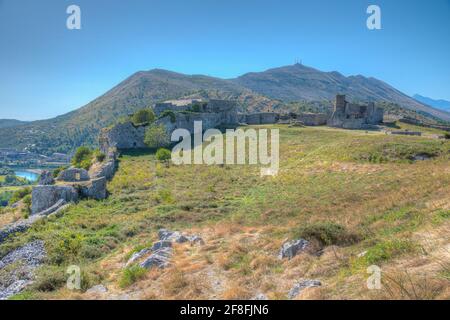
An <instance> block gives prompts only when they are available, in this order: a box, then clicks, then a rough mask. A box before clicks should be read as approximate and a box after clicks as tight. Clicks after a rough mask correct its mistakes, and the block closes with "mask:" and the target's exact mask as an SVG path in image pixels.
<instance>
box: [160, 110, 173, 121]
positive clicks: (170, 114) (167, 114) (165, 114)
mask: <svg viewBox="0 0 450 320" xmlns="http://www.w3.org/2000/svg"><path fill="white" fill-rule="evenodd" d="M165 117H170V122H172V123H174V122H175V121H176V120H177V116H176V115H175V112H173V111H172V110H165V111H163V112H162V113H161V116H160V117H159V118H160V119H162V118H165Z"/></svg>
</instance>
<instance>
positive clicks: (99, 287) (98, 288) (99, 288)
mask: <svg viewBox="0 0 450 320" xmlns="http://www.w3.org/2000/svg"><path fill="white" fill-rule="evenodd" d="M107 292H108V288H106V287H105V286H104V285H102V284H98V285H96V286H93V287H92V288H90V289H88V290H86V293H87V294H102V293H107Z"/></svg>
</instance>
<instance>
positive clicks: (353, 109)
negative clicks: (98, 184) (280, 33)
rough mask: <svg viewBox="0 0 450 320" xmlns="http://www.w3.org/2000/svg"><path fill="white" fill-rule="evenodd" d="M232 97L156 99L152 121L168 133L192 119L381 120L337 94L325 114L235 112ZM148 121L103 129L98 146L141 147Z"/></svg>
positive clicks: (217, 123) (348, 125)
mask: <svg viewBox="0 0 450 320" xmlns="http://www.w3.org/2000/svg"><path fill="white" fill-rule="evenodd" d="M237 110H238V107H237V103H236V102H235V101H230V100H217V99H211V100H204V99H178V100H168V101H165V102H161V103H156V104H155V106H154V107H153V111H154V112H155V114H156V116H157V117H158V119H157V120H156V121H155V122H154V125H163V126H164V127H165V129H166V131H167V134H168V135H169V136H170V135H171V133H172V132H173V131H174V130H176V129H180V128H182V129H187V130H188V131H189V132H190V133H191V134H192V133H194V122H195V121H202V127H203V130H208V129H211V128H221V127H237V126H239V125H244V124H248V125H264V124H275V123H291V124H292V123H294V124H301V125H305V126H321V125H326V124H328V125H329V126H331V127H338V128H344V129H368V128H370V127H371V126H373V125H377V124H379V123H381V122H382V121H383V109H382V108H378V107H376V106H375V104H374V103H369V104H368V105H358V104H354V103H349V102H347V101H346V100H345V96H344V95H337V96H336V102H335V106H334V110H333V112H332V114H331V116H329V115H328V114H325V113H298V114H295V113H289V114H280V113H276V112H258V113H249V114H242V113H238V112H237ZM147 127H148V125H141V126H135V125H134V124H133V123H132V122H131V120H130V121H127V122H125V123H119V124H116V125H115V126H113V127H111V128H107V129H103V130H102V132H101V134H100V138H99V142H100V149H101V150H102V151H103V152H105V153H106V152H107V151H108V150H110V149H111V148H116V149H142V148H146V145H145V143H144V137H145V132H146V130H147Z"/></svg>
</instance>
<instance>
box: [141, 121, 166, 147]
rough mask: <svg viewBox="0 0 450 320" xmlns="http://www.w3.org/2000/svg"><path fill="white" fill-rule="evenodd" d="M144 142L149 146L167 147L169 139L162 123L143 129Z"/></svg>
mask: <svg viewBox="0 0 450 320" xmlns="http://www.w3.org/2000/svg"><path fill="white" fill-rule="evenodd" d="M144 142H145V144H146V145H147V146H148V147H149V148H154V149H156V148H162V147H167V146H168V145H169V144H170V139H169V135H168V134H167V131H166V128H165V127H164V125H163V124H160V125H151V126H150V127H149V128H148V129H147V131H145V138H144Z"/></svg>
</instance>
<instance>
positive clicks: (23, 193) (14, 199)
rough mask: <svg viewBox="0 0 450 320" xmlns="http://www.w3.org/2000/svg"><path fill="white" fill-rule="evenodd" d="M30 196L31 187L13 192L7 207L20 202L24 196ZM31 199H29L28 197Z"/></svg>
mask: <svg viewBox="0 0 450 320" xmlns="http://www.w3.org/2000/svg"><path fill="white" fill-rule="evenodd" d="M27 195H31V187H27V188H22V189H19V190H17V191H15V192H14V194H13V195H12V197H11V199H10V200H9V205H12V204H14V203H16V202H17V201H20V200H22V199H23V198H25V196H27ZM30 198H31V197H30Z"/></svg>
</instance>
